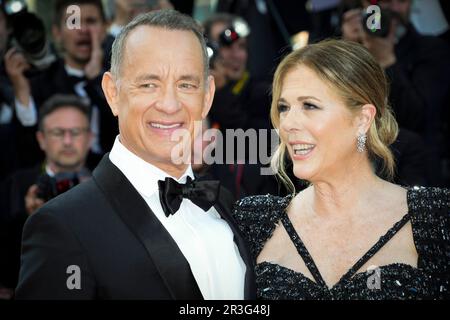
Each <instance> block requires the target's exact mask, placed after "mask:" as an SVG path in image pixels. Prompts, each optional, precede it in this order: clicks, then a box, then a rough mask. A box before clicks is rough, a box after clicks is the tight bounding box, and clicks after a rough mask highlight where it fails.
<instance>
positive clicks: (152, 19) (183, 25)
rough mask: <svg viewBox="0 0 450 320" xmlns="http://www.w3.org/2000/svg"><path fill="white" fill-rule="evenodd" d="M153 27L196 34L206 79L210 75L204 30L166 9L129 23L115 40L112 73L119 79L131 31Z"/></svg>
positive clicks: (179, 14) (185, 17) (175, 12)
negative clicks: (143, 27)
mask: <svg viewBox="0 0 450 320" xmlns="http://www.w3.org/2000/svg"><path fill="white" fill-rule="evenodd" d="M143 25H145V26H151V27H158V28H164V29H168V30H184V31H191V32H192V33H194V34H195V36H196V37H197V39H198V41H199V42H200V45H201V48H202V56H203V69H204V76H205V79H206V78H207V76H208V75H209V61H208V51H207V47H206V43H205V38H204V37H203V32H202V28H201V26H200V25H199V24H197V22H195V20H194V19H192V18H191V17H190V16H188V15H185V14H182V13H180V12H178V11H176V10H172V9H165V10H157V11H151V12H148V13H144V14H141V15H139V16H137V17H136V18H134V19H133V20H132V21H131V22H130V23H128V24H127V25H126V26H125V27H124V28H123V30H122V31H121V32H120V33H119V35H118V36H117V37H116V39H115V40H114V43H113V45H112V51H111V73H112V75H113V76H114V77H115V78H116V79H117V78H119V76H120V68H121V65H122V62H123V57H124V48H125V42H126V40H127V38H128V36H129V35H130V33H131V31H133V30H134V29H136V28H137V27H139V26H143Z"/></svg>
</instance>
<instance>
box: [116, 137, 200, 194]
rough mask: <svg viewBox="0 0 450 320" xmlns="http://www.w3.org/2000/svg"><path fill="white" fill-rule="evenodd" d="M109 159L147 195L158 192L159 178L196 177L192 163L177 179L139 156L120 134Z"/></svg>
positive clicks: (184, 180) (184, 179)
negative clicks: (121, 140)
mask: <svg viewBox="0 0 450 320" xmlns="http://www.w3.org/2000/svg"><path fill="white" fill-rule="evenodd" d="M109 159H110V160H111V162H112V163H113V164H114V165H115V166H116V167H118V168H119V170H120V171H122V173H123V174H124V175H125V177H127V179H128V180H129V181H130V182H131V184H132V185H133V186H134V187H135V188H136V190H137V191H138V192H139V193H141V194H142V195H144V196H146V197H150V196H151V195H153V194H154V193H155V192H158V190H159V189H158V180H164V179H165V178H166V177H171V178H173V179H174V180H176V181H177V182H179V183H186V178H187V177H188V176H189V177H191V179H195V177H194V173H193V171H192V167H191V166H190V165H189V166H188V168H187V169H186V171H185V172H184V173H183V175H182V176H181V177H180V178H179V179H177V178H175V177H172V176H171V175H170V174H168V173H167V172H165V171H163V170H161V169H159V168H158V167H156V166H154V165H152V164H150V163H148V162H146V161H145V160H143V159H141V158H139V157H138V156H137V155H135V154H134V153H133V152H131V151H130V150H128V149H127V148H126V147H125V146H124V145H123V144H122V143H121V142H120V140H119V135H118V136H117V137H116V140H115V141H114V145H113V147H112V149H111V152H110V154H109Z"/></svg>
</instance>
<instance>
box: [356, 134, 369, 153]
mask: <svg viewBox="0 0 450 320" xmlns="http://www.w3.org/2000/svg"><path fill="white" fill-rule="evenodd" d="M366 140H367V136H366V134H365V133H360V134H358V138H356V150H358V152H359V153H363V152H364V149H366Z"/></svg>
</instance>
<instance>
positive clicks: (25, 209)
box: [0, 95, 93, 288]
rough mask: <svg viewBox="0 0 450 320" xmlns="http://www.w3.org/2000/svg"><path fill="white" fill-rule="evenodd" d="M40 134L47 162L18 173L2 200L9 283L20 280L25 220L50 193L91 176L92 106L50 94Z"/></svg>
mask: <svg viewBox="0 0 450 320" xmlns="http://www.w3.org/2000/svg"><path fill="white" fill-rule="evenodd" d="M36 138H37V140H38V142H39V146H40V148H41V149H42V151H43V152H44V153H45V160H44V162H43V163H40V164H38V165H36V166H35V167H33V168H30V169H24V170H20V171H18V172H16V173H15V174H13V175H12V176H11V177H10V178H8V179H7V180H6V181H5V183H4V185H3V188H4V190H2V192H1V193H2V194H3V195H6V197H7V199H4V200H3V201H1V202H5V204H3V203H1V205H0V207H1V208H2V211H3V217H2V220H3V221H2V223H0V224H3V225H7V226H8V241H7V243H8V245H7V246H5V248H3V246H2V247H0V261H3V262H1V263H0V270H1V271H2V272H1V274H0V277H1V278H2V279H0V283H4V284H5V285H7V286H8V287H10V288H14V287H15V286H16V285H17V277H18V273H19V267H20V266H19V262H20V243H21V235H22V227H23V225H24V223H25V220H26V219H27V218H28V216H29V215H31V214H33V213H34V212H35V211H36V210H37V209H38V208H40V207H41V206H42V205H43V204H44V203H45V202H46V201H47V200H49V199H50V198H52V197H54V196H56V195H57V194H59V193H62V192H65V191H66V190H67V189H68V188H70V187H72V186H74V185H75V184H78V183H80V182H83V181H84V180H86V179H88V178H89V177H90V171H89V170H88V169H87V168H86V167H85V165H86V160H87V156H88V152H89V149H90V145H91V142H92V138H93V134H92V132H91V128H90V108H89V106H88V105H87V104H86V103H85V102H84V100H82V98H80V97H78V96H75V95H55V96H53V97H51V98H50V99H49V100H47V101H46V103H45V104H44V105H43V106H42V108H41V109H40V111H39V123H38V132H37V133H36ZM4 258H5V259H4ZM3 278H4V279H3Z"/></svg>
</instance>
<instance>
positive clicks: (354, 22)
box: [341, 8, 401, 68]
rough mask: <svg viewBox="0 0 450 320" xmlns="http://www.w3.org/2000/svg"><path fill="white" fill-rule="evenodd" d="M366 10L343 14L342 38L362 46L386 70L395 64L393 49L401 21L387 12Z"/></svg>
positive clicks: (393, 14)
mask: <svg viewBox="0 0 450 320" xmlns="http://www.w3.org/2000/svg"><path fill="white" fill-rule="evenodd" d="M366 10H367V9H365V10H364V9H362V8H350V9H348V10H347V11H345V12H344V13H343V15H342V24H341V31H342V37H343V38H344V39H345V40H349V41H355V42H359V43H361V44H362V45H364V46H365V47H366V48H367V49H368V50H369V51H370V53H371V54H372V55H373V56H374V58H375V59H376V60H377V61H378V63H379V64H380V65H381V67H383V68H387V67H389V66H391V65H393V64H394V63H395V62H396V57H395V52H394V47H395V43H396V36H397V27H398V26H399V22H400V21H401V20H400V19H399V17H397V16H396V15H395V13H393V12H392V11H389V10H380V12H372V11H366ZM376 19H377V20H376ZM374 22H376V23H374ZM374 26H376V27H374Z"/></svg>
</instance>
